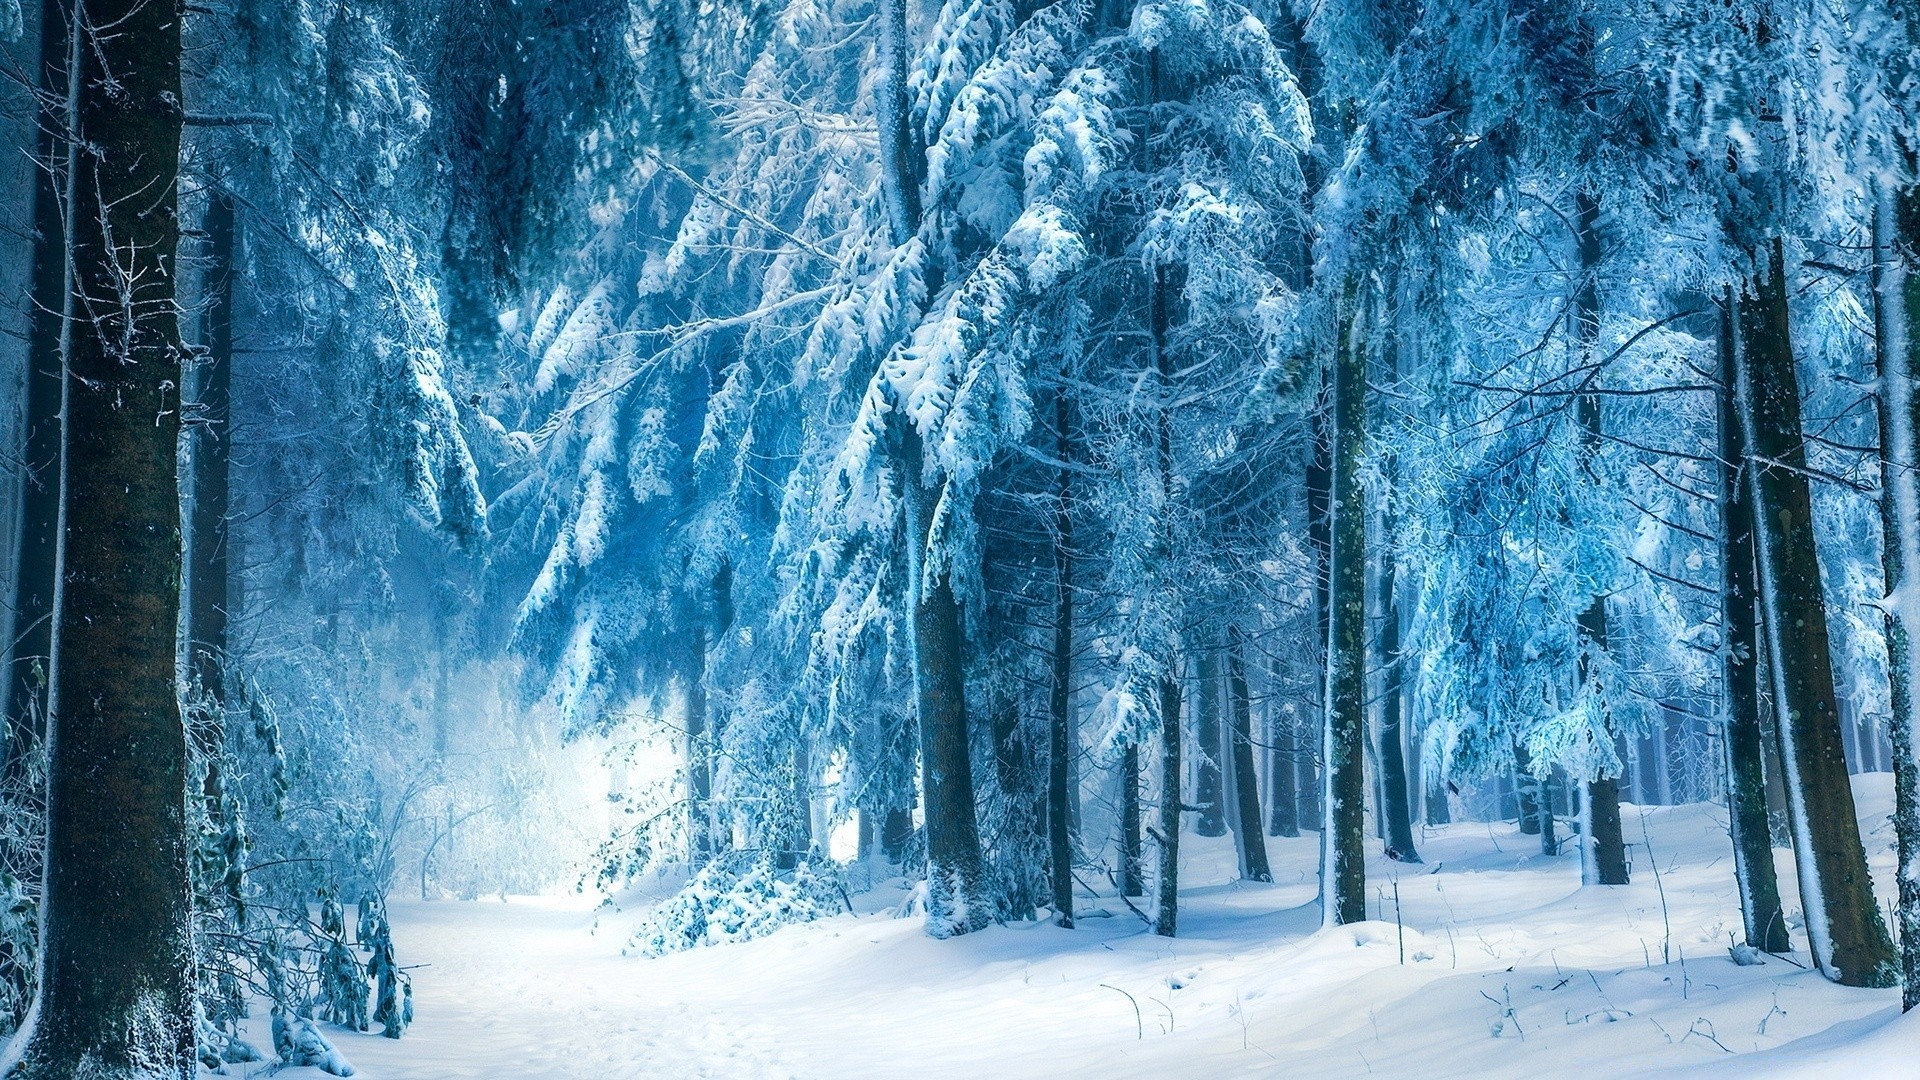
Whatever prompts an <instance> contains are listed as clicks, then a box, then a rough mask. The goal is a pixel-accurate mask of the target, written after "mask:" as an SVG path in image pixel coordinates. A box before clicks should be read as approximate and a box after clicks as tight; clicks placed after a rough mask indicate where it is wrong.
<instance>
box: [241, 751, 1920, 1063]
mask: <svg viewBox="0 0 1920 1080" xmlns="http://www.w3.org/2000/svg"><path fill="white" fill-rule="evenodd" d="M1856 781H1857V788H1858V791H1859V796H1860V799H1859V801H1860V805H1861V807H1862V810H1863V819H1862V820H1863V825H1864V827H1865V830H1864V831H1865V833H1866V839H1867V842H1868V847H1869V851H1870V852H1871V853H1872V856H1873V866H1874V869H1875V871H1876V874H1877V875H1879V876H1880V877H1881V878H1883V879H1884V881H1885V883H1887V884H1891V880H1892V875H1891V857H1892V856H1891V851H1890V844H1891V841H1892V836H1891V829H1890V828H1889V827H1887V826H1886V825H1885V815H1886V812H1887V811H1888V810H1889V809H1890V807H1891V804H1892V786H1891V781H1890V778H1889V777H1888V776H1886V775H1885V774H1872V775H1868V776H1864V777H1859V778H1856ZM1623 812H1624V814H1625V815H1626V817H1627V825H1628V829H1627V831H1628V834H1629V835H1630V836H1638V835H1639V834H1640V831H1641V830H1640V825H1639V822H1640V819H1641V816H1642V815H1643V814H1644V815H1645V820H1646V835H1647V836H1648V837H1649V838H1650V846H1651V850H1652V852H1653V854H1654V856H1656V857H1657V858H1658V862H1659V881H1657V882H1656V880H1655V875H1654V873H1652V872H1651V867H1650V866H1649V863H1648V855H1647V847H1646V846H1644V845H1642V844H1635V845H1633V855H1634V861H1635V866H1634V883H1633V884H1632V885H1629V886H1623V887H1618V888H1581V887H1580V885H1579V880H1580V869H1579V858H1578V855H1577V854H1575V853H1574V851H1573V849H1574V847H1575V846H1574V845H1568V846H1567V847H1568V853H1567V854H1564V855H1561V856H1559V857H1555V858H1543V857H1541V856H1540V855H1538V850H1539V849H1538V842H1537V840H1535V839H1533V838H1529V837H1523V836H1520V835H1518V833H1517V832H1516V831H1515V829H1514V827H1513V826H1512V824H1510V823H1495V824H1493V825H1488V824H1486V823H1484V822H1463V823H1458V824H1455V825H1450V826H1444V827H1440V828H1434V829H1429V830H1427V832H1426V834H1425V836H1423V838H1422V839H1421V841H1420V846H1421V851H1422V852H1423V853H1424V854H1426V856H1427V858H1428V860H1429V861H1428V863H1427V864H1426V865H1425V866H1414V867H1401V866H1398V865H1396V864H1392V863H1388V862H1385V861H1383V860H1381V859H1379V858H1373V859H1370V860H1369V863H1368V874H1369V878H1368V882H1369V889H1368V891H1369V894H1370V903H1369V911H1370V914H1371V915H1372V919H1371V921H1368V922H1364V923H1359V924H1353V925H1348V926H1343V927H1336V928H1332V929H1327V930H1322V929H1321V928H1320V913H1319V910H1318V907H1317V905H1316V903H1315V901H1314V894H1315V884H1314V879H1313V867H1314V865H1315V862H1316V860H1315V856H1314V845H1315V843H1316V840H1315V838H1314V835H1313V834H1312V833H1307V834H1305V835H1303V836H1302V837H1301V838H1298V839H1274V840H1270V841H1269V844H1270V845H1271V847H1272V852H1273V856H1274V865H1275V867H1276V874H1275V876H1276V878H1277V879H1278V881H1277V883H1276V884H1274V885H1255V884H1248V883H1243V882H1239V881H1237V880H1235V877H1236V875H1235V870H1234V867H1235V855H1234V851H1233V846H1232V842H1231V838H1230V837H1229V838H1220V839H1217V840H1214V839H1205V838H1198V837H1192V836H1189V837H1186V838H1184V839H1183V842H1182V850H1183V853H1184V862H1183V867H1182V870H1181V875H1182V880H1183V881H1186V882H1190V883H1191V886H1190V887H1189V888H1188V889H1187V890H1185V891H1184V892H1183V894H1182V905H1183V910H1182V913H1181V927H1182V934H1183V936H1182V937H1180V938H1177V939H1171V940H1169V939H1165V938H1159V937H1155V936H1154V935H1152V934H1150V933H1148V932H1146V930H1145V927H1144V926H1143V925H1142V924H1141V922H1140V920H1139V919H1137V918H1135V917H1134V916H1133V915H1132V914H1131V913H1129V912H1128V910H1127V909H1126V907H1125V905H1124V904H1122V903H1121V902H1120V901H1119V900H1117V899H1115V898H1113V897H1112V896H1110V895H1103V896H1101V897H1099V898H1096V899H1085V900H1083V901H1082V902H1081V903H1082V906H1083V910H1082V912H1081V919H1080V928H1079V929H1076V930H1061V929H1059V928H1057V927H1054V926H1052V925H1050V924H1048V923H1045V922H1039V923H1030V924H1022V925H1013V926H1004V927H994V928H991V929H988V930H986V931H984V932H981V933H976V934H969V935H966V936H964V937H961V938H957V939H953V940H948V941H934V940H931V939H929V938H928V937H927V936H926V935H925V933H924V932H923V930H922V926H921V921H920V920H919V919H900V918H894V917H892V909H893V908H894V907H896V906H897V905H898V904H899V902H900V900H901V899H902V897H903V896H904V895H905V894H904V893H903V892H902V890H900V889H899V888H898V887H897V886H898V884H899V883H898V882H897V881H894V882H883V883H882V887H881V888H877V889H875V890H873V891H871V892H868V893H863V894H859V893H857V894H855V895H854V897H853V900H854V903H855V905H856V907H857V908H858V910H859V911H860V912H862V913H863V914H860V915H857V916H839V917H835V918H831V919H826V920H823V921H820V922H817V923H813V924H808V925H802V926H795V927H790V928H788V929H785V930H782V931H780V932H778V933H775V934H773V935H772V936H770V937H766V938H762V939H759V940H755V941H750V942H745V943H742V944H734V945H725V946H718V947H709V948H697V949H693V950H690V951H687V952H681V953H676V954H672V955H669V956H664V957H661V958H659V959H652V960H646V959H639V958H637V957H632V956H623V955H622V950H623V948H627V947H629V946H630V936H631V933H632V929H633V928H634V927H635V925H636V924H637V923H638V922H639V921H640V919H641V917H642V915H643V914H644V912H645V910H646V908H647V906H648V904H649V902H650V898H651V899H657V898H660V897H664V896H666V895H670V894H671V893H672V892H673V891H674V889H675V888H676V887H677V885H678V882H677V881H656V882H653V883H652V884H651V885H649V886H648V887H646V888H643V889H641V890H639V891H637V892H635V893H633V894H631V895H629V896H626V897H623V902H624V908H623V909H622V910H618V911H614V910H612V909H600V910H596V909H595V908H594V906H593V904H592V900H591V898H586V897H564V898H512V899H510V900H508V901H506V902H502V901H499V900H493V901H476V902H468V903H459V902H435V903H423V902H399V901H396V902H395V903H394V905H393V909H392V919H393V923H394V927H395V931H394V932H395V940H396V943H397V944H398V946H399V950H400V959H401V962H402V963H404V964H409V965H414V964H417V965H423V966H420V967H417V968H415V969H414V971H413V976H414V985H415V1003H416V1008H417V1019H416V1022H415V1024H414V1026H413V1027H412V1028H411V1029H409V1031H408V1033H407V1036H406V1037H405V1038H404V1039H402V1040H399V1041H391V1040H387V1039H383V1038H380V1037H379V1036H378V1035H377V1034H373V1035H364V1034H359V1033H355V1032H347V1031H342V1030H339V1029H337V1028H333V1027H327V1028H326V1033H327V1035H328V1037H329V1038H331V1039H332V1040H333V1041H334V1043H335V1045H336V1046H338V1047H339V1048H340V1050H341V1051H342V1052H343V1053H344V1054H345V1055H346V1056H347V1058H348V1059H349V1060H351V1061H352V1062H353V1063H354V1065H355V1066H357V1067H358V1069H359V1075H361V1076H362V1077H367V1078H372V1080H382V1078H384V1080H456V1078H466V1077H476V1078H477V1077H489V1078H499V1077H528V1078H545V1077H554V1078H561V1077H581V1078H586V1077H593V1078H608V1077H641V1076H645V1077H769V1078H772V1077H796V1078H798V1077H832V1078H836V1080H838V1078H858V1077H899V1076H903V1075H913V1076H925V1077H979V1076H995V1077H1012V1078H1019V1077H1036V1078H1038V1077H1061V1076H1098V1077H1102V1078H1103V1080H1104V1078H1115V1080H1118V1078H1126V1077H1142V1078H1145V1077H1178V1076H1208V1077H1223V1076H1237V1075H1243V1074H1256V1073H1261V1074H1264V1073H1273V1074H1275V1075H1281V1076H1289V1077H1347V1076H1367V1075H1376V1076H1419V1077H1421V1078H1423V1080H1429V1078H1445V1077H1464V1076H1474V1077H1531V1076H1540V1075H1557V1074H1560V1073H1561V1071H1562V1070H1564V1069H1566V1068H1568V1067H1574V1066H1577V1067H1578V1068H1580V1069H1582V1070H1584V1071H1587V1072H1589V1073H1591V1074H1592V1075H1596V1076H1647V1077H1652V1076H1675V1075H1679V1076H1698V1077H1703V1078H1710V1077H1721V1076H1754V1075H1765V1076H1783V1077H1797V1076H1807V1077H1814V1076H1819V1077H1832V1076H1839V1075H1846V1074H1845V1073H1843V1072H1840V1071H1839V1070H1853V1071H1854V1072H1855V1073H1856V1074H1857V1075H1862V1076H1895V1075H1901V1074H1902V1072H1903V1071H1905V1070H1907V1069H1909V1068H1910V1067H1911V1060H1912V1057H1913V1055H1914V1053H1915V1052H1916V1050H1917V1049H1920V1016H1910V1017H1906V1018H1904V1019H1896V1017H1897V1014H1898V991H1894V990H1859V989H1850V988H1846V987H1840V986H1836V985H1834V984H1832V983H1829V982H1827V981H1826V980H1824V979H1822V978H1821V977H1820V976H1819V975H1818V974H1817V973H1815V972H1813V971H1811V970H1808V969H1807V968H1805V967H1801V966H1797V965H1796V964H1795V963H1792V962H1789V961H1788V960H1785V959H1781V958H1775V957H1768V958H1766V959H1765V962H1764V964H1762V965H1759V966H1750V967H1748V966H1739V965H1737V964H1735V963H1734V962H1733V960H1732V959H1731V958H1730V956H1729V954H1728V942H1729V940H1730V939H1731V936H1732V935H1734V934H1736V933H1737V932H1738V929H1739V926H1740V911H1739V896H1738V892H1737V888H1736V885H1735V882H1734V880H1733V871H1732V855H1731V852H1730V850H1729V848H1728V841H1727V835H1726V821H1725V818H1724V816H1723V814H1722V813H1721V811H1720V810H1719V809H1718V808H1717V807H1711V806H1684V807H1675V808H1649V809H1644V810H1643V809H1641V808H1638V807H1634V806H1631V805H1629V806H1626V807H1624V808H1623ZM1776 854H1777V857H1778V859H1779V860H1780V862H1781V869H1782V872H1783V873H1791V863H1792V857H1791V854H1790V853H1788V852H1786V851H1780V852H1777V853H1776ZM853 873H854V874H855V875H856V876H857V875H858V874H859V873H861V871H859V870H858V869H856V870H854V871H853ZM1395 875H1398V879H1397V892H1398V901H1397V906H1398V912H1399V922H1396V917H1395V916H1396V900H1395V892H1396V881H1395ZM1082 876H1083V877H1087V875H1085V874H1083V875H1082ZM1662 887H1664V892H1665V896H1666V902H1667V905H1668V906H1667V907H1666V908H1664V909H1663V906H1662V902H1661V889H1662ZM1103 915H1104V916H1106V917H1102V916H1103ZM1789 916H1790V921H1792V922H1794V923H1795V925H1796V941H1797V943H1798V944H1799V945H1800V948H1801V951H1800V952H1799V953H1798V954H1797V956H1796V957H1795V959H1796V960H1798V961H1799V963H1800V964H1805V963H1806V953H1805V951H1804V939H1803V938H1801V937H1800V935H1799V933H1798V928H1797V924H1798V918H1797V913H1792V912H1790V913H1789ZM1402 924H1404V926H1403V925H1402ZM265 1023H266V1021H265V1019H264V1016H262V1017H261V1018H260V1019H256V1020H254V1021H253V1024H254V1025H255V1026H256V1027H258V1028H261V1029H263V1030H262V1031H261V1032H259V1033H257V1034H262V1035H263V1034H264V1027H265ZM256 1041H257V1042H260V1043H263V1044H264V1043H265V1042H266V1041H267V1040H265V1039H264V1038H259V1039H256ZM247 1068H253V1069H254V1070H255V1071H256V1072H258V1071H260V1069H259V1067H258V1066H234V1067H233V1071H234V1073H235V1074H236V1075H246V1073H245V1072H244V1070H245V1069H247ZM1676 1070H1678V1071H1676ZM281 1075H283V1076H286V1077H290V1078H305V1077H309V1076H315V1075H318V1074H317V1073H314V1072H313V1071H312V1070H307V1069H289V1070H285V1071H283V1072H282V1073H281Z"/></svg>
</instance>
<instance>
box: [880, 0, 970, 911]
mask: <svg viewBox="0 0 1920 1080" xmlns="http://www.w3.org/2000/svg"><path fill="white" fill-rule="evenodd" d="M906 9H907V5H906V0H886V2H885V3H883V4H882V5H881V8H880V12H879V19H880V59H881V63H882V64H883V70H882V73H881V78H880V79H878V80H877V81H876V86H875V90H876V93H877V94H878V100H877V101H876V102H875V108H874V113H875V117H876V119H877V120H878V123H879V129H880V149H881V158H882V162H881V164H882V168H881V177H882V181H883V182H882V185H881V186H882V188H883V194H884V196H885V198H886V200H887V212H888V216H889V218H890V219H891V222H892V232H893V242H894V243H895V244H896V245H899V244H905V243H907V242H908V241H909V240H911V239H912V238H913V237H914V235H915V234H916V233H917V232H918V231H919V229H920V212H921V208H920V165H919V163H918V159H919V155H918V154H917V153H916V147H915V143H914V137H913V132H912V130H911V124H910V123H909V117H908V110H907V52H908V49H907V10H906ZM929 288H930V291H931V286H930V287H929ZM899 438H900V442H901V452H900V461H901V465H902V470H901V471H902V473H903V476H904V484H905V486H906V488H907V492H906V498H905V500H904V501H905V503H906V506H907V516H908V526H907V535H908V543H909V544H910V545H912V553H911V555H910V557H909V559H908V563H909V572H910V574H911V575H912V576H911V581H912V582H913V655H914V686H915V701H916V703H917V705H918V716H919V723H920V772H921V785H920V786H921V789H922V791H923V792H924V794H923V798H924V800H925V806H926V830H927V932H928V933H930V934H932V935H933V936H934V937H939V938H944V937H950V936H953V935H955V934H964V933H966V932H968V931H970V930H978V929H980V928H981V927H983V926H985V925H986V924H987V922H988V921H989V920H990V919H991V917H992V913H993V912H992V907H993V906H992V904H990V903H988V897H987V895H986V891H985V889H986V864H985V860H984V859H983V857H982V856H981V852H980V827H979V824H978V823H977V822H976V821H975V819H974V803H973V766H972V756H971V752H970V748H969V744H968V730H967V697H966V689H967V687H966V638H965V636H964V634H963V633H962V630H961V622H960V602H959V599H958V598H957V597H955V596H954V594H953V583H952V574H951V571H950V569H949V568H948V567H946V566H944V565H940V564H939V560H940V558H941V556H940V553H937V552H933V551H930V550H928V549H929V546H930V544H931V540H932V535H933V533H932V525H933V522H932V509H933V507H934V506H935V505H937V504H938V502H939V500H938V497H937V496H938V494H939V493H938V491H937V490H933V489H930V487H929V485H928V481H927V477H926V476H925V470H924V468H923V465H924V461H925V457H924V448H923V447H922V446H921V440H920V434H919V432H918V431H916V430H914V429H913V428H912V427H911V425H908V426H907V428H906V430H903V431H901V432H900V433H899ZM929 557H933V558H935V559H936V564H935V565H934V566H932V567H928V566H927V565H926V560H927V559H928V558H929Z"/></svg>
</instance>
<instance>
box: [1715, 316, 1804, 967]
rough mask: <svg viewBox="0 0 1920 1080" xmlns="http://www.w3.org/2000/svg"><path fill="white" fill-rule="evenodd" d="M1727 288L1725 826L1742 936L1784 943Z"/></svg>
mask: <svg viewBox="0 0 1920 1080" xmlns="http://www.w3.org/2000/svg"><path fill="white" fill-rule="evenodd" d="M1735 309H1736V301H1735V299H1734V295H1733V290H1732V289H1731V288H1729V289H1728V290H1727V294H1726V297H1725V299H1724V300H1723V301H1722V302H1721V305H1720V311H1719V319H1720V368H1719V374H1720V392H1719V394H1718V395H1717V397H1718V399H1719V403H1720V453H1719V457H1720V461H1721V466H1720V474H1721V481H1720V506H1721V525H1720V538H1721V545H1722V550H1721V555H1720V569H1721V578H1722V584H1721V590H1720V596H1721V619H1722V620H1723V621H1724V623H1725V625H1726V642H1725V645H1724V648H1725V650H1726V658H1725V660H1724V664H1725V674H1724V675H1723V676H1722V679H1723V680H1724V683H1723V685H1724V687H1725V690H1724V692H1723V693H1724V697H1725V700H1726V732H1727V735H1726V753H1727V817H1728V819H1729V824H1730V825H1731V830H1732V833H1733V855H1734V877H1735V878H1736V879H1737V880H1738V882H1739V884H1740V914H1741V919H1742V922H1743V924H1744V928H1745V931H1746V942H1747V944H1748V945H1751V946H1753V947H1754V948H1756V949H1764V950H1766V951H1767V952H1785V951H1786V950H1788V949H1790V948H1792V941H1791V939H1790V938H1789V937H1788V934H1787V920H1786V915H1785V913H1784V912H1783V911H1782V910H1781V908H1780V882H1779V880H1778V878H1777V876H1776V873H1775V870H1774V865H1773V837H1772V833H1771V827H1770V826H1769V824H1768V821H1767V817H1768V814H1767V791H1766V778H1765V771H1764V770H1765V754H1764V753H1763V752H1762V749H1761V745H1762V744H1761V739H1762V738H1763V732H1762V726H1761V718H1760V710H1761V708H1762V704H1761V696H1760V671H1761V667H1760V659H1761V657H1760V640H1759V627H1760V609H1759V595H1758V592H1757V590H1758V588H1759V580H1758V577H1757V573H1756V568H1755V565H1754V552H1753V530H1754V523H1753V504H1752V502H1750V501H1749V498H1750V496H1749V489H1748V487H1747V483H1746V469H1747V468H1749V467H1750V466H1747V465H1746V464H1745V463H1744V462H1743V461H1742V459H1741V447H1742V446H1744V445H1745V437H1744V436H1743V435H1742V434H1741V431H1740V413H1739V410H1738V409H1737V408H1736V407H1735V406H1736V399H1735V397H1734V394H1735V392H1736V387H1737V385H1738V381H1739V370H1738V368H1737V367H1736V365H1735V363H1734V356H1735V352H1734V350H1735V349H1736V348H1737V344H1736V342H1735V340H1734V326H1733V319H1734V311H1735Z"/></svg>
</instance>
